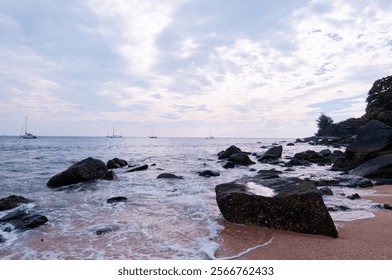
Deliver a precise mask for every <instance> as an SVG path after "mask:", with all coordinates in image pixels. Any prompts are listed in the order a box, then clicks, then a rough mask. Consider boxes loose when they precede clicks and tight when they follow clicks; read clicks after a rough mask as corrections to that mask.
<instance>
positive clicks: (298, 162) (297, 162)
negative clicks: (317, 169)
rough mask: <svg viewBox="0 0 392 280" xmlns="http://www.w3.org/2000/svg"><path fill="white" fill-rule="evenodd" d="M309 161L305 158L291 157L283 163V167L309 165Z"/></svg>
mask: <svg viewBox="0 0 392 280" xmlns="http://www.w3.org/2000/svg"><path fill="white" fill-rule="evenodd" d="M309 165H310V162H309V161H306V160H300V159H298V158H292V159H291V160H289V161H288V162H286V163H285V164H284V166H285V167H293V166H309Z"/></svg>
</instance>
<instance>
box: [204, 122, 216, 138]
mask: <svg viewBox="0 0 392 280" xmlns="http://www.w3.org/2000/svg"><path fill="white" fill-rule="evenodd" d="M211 129H212V126H211V125H210V136H209V137H207V138H206V139H215V138H214V136H212V134H211Z"/></svg>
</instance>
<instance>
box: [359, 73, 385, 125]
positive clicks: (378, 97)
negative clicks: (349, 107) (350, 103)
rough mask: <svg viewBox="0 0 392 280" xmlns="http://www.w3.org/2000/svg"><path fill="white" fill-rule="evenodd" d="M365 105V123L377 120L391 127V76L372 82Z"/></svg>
mask: <svg viewBox="0 0 392 280" xmlns="http://www.w3.org/2000/svg"><path fill="white" fill-rule="evenodd" d="M366 103H367V105H366V114H365V115H364V116H363V118H364V120H365V121H366V122H369V121H371V120H378V121H380V122H383V123H385V124H387V125H389V126H392V76H389V77H385V78H382V79H379V80H377V81H375V82H374V84H373V86H372V88H371V89H370V90H369V93H368V97H367V98H366Z"/></svg>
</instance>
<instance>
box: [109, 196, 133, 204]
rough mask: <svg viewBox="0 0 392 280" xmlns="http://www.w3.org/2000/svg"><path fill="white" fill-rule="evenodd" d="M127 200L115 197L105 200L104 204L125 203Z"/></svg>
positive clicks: (123, 197) (122, 197)
mask: <svg viewBox="0 0 392 280" xmlns="http://www.w3.org/2000/svg"><path fill="white" fill-rule="evenodd" d="M127 200H128V198H126V197H125V196H115V197H111V198H109V199H108V200H106V203H109V204H113V203H118V202H126V201H127Z"/></svg>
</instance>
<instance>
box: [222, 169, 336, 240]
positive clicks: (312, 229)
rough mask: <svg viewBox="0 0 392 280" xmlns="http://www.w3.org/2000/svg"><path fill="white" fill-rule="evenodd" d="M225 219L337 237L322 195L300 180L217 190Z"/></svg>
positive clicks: (245, 181) (257, 181) (251, 182)
mask: <svg viewBox="0 0 392 280" xmlns="http://www.w3.org/2000/svg"><path fill="white" fill-rule="evenodd" d="M215 192H216V200H217V203H218V207H219V209H220V211H221V213H222V214H223V217H224V218H225V219H226V220H227V221H229V222H233V223H240V224H253V225H257V226H266V227H270V228H275V229H279V230H289V231H294V232H300V233H308V234H318V235H326V236H331V237H337V236H338V232H337V230H336V227H335V224H334V222H333V220H332V218H331V216H330V215H329V213H328V211H327V208H326V206H325V204H324V201H323V198H322V196H321V193H320V192H319V191H318V190H317V188H316V187H315V186H314V184H312V183H311V182H310V181H304V180H300V179H298V178H274V179H262V178H260V177H257V176H256V177H253V178H248V179H243V180H239V181H235V182H231V183H225V184H220V185H217V186H216V187H215Z"/></svg>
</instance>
